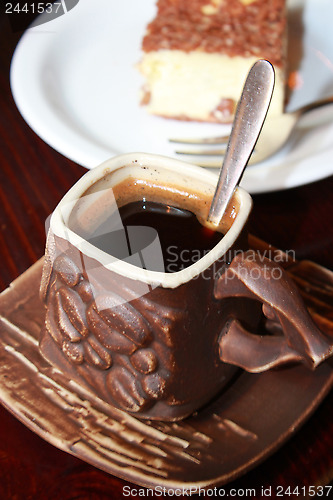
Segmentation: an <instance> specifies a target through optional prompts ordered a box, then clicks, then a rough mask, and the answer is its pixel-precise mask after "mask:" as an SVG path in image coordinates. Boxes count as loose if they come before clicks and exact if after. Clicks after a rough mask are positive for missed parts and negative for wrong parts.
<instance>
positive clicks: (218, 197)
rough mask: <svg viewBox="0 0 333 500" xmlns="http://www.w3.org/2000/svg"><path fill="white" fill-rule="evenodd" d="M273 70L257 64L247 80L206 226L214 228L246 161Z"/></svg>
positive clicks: (264, 111) (264, 63)
mask: <svg viewBox="0 0 333 500" xmlns="http://www.w3.org/2000/svg"><path fill="white" fill-rule="evenodd" d="M274 81H275V74H274V69H273V66H272V65H271V63H270V62H268V61H266V60H259V61H257V62H256V63H255V64H254V65H253V66H252V68H251V69H250V72H249V74H248V76H247V79H246V82H245V84H244V87H243V92H242V95H241V98H240V100H239V103H238V106H237V110H236V115H235V118H234V122H233V126H232V130H231V134H230V138H229V142H228V146H227V151H226V154H225V157H224V161H223V163H222V167H221V170H220V175H219V179H218V183H217V188H216V191H215V194H214V197H213V201H212V204H211V207H210V211H209V214H208V219H207V220H208V223H209V224H212V225H214V226H217V225H218V224H219V223H220V221H221V219H222V216H223V214H224V212H225V210H226V208H227V205H228V203H229V201H230V199H231V197H232V195H233V192H234V190H235V188H236V186H237V184H238V183H239V181H240V179H241V177H242V174H243V172H244V169H245V167H246V165H247V162H248V161H249V158H250V156H251V154H252V151H253V149H254V146H255V144H256V142H257V139H258V136H259V133H260V130H261V128H262V126H263V123H264V121H265V118H266V114H267V111H268V108H269V104H270V102H271V97H272V93H273V88H274Z"/></svg>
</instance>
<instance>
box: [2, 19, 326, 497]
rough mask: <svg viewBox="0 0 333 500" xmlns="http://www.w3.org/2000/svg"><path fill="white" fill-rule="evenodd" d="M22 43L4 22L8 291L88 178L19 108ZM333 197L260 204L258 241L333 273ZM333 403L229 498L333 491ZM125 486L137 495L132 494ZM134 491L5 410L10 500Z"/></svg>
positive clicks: (280, 197)
mask: <svg viewBox="0 0 333 500" xmlns="http://www.w3.org/2000/svg"><path fill="white" fill-rule="evenodd" d="M20 35H21V33H13V32H12V30H11V27H10V25H9V22H8V19H7V18H6V17H4V16H2V17H1V20H0V49H1V50H0V228H1V231H0V262H1V264H0V290H3V289H5V288H6V287H7V286H8V285H9V283H10V282H11V281H12V280H13V279H15V278H16V277H17V276H19V275H20V274H21V273H22V272H23V271H24V270H26V269H27V268H28V267H30V266H31V265H32V264H33V263H34V262H35V261H36V260H38V259H39V258H40V257H41V256H42V255H43V252H44V245H45V230H44V223H45V219H46V218H47V216H48V215H49V214H50V213H51V212H52V210H53V209H54V207H55V205H56V204H57V203H58V201H59V200H60V199H61V197H62V196H63V195H64V194H65V192H66V191H67V190H68V189H69V188H70V187H71V185H72V184H73V183H74V182H75V181H76V180H77V179H78V178H79V177H81V176H82V175H83V174H84V172H85V170H84V169H83V168H82V167H81V166H79V165H76V164H75V163H73V162H71V161H69V160H67V159H66V158H64V157H63V156H62V155H60V154H58V153H57V152H55V151H54V150H52V149H51V148H50V147H49V146H48V145H47V144H45V143H44V142H43V141H42V140H41V139H39V138H38V137H37V136H36V135H35V134H34V132H33V131H32V130H31V129H30V128H29V127H28V125H27V124H26V123H25V122H24V120H23V118H22V117H21V116H20V114H19V112H18V110H17V108H16V106H15V104H14V102H13V99H12V96H11V92H10V86H9V68H10V61H11V57H12V54H13V51H14V48H15V46H16V44H17V42H18V39H19V37H20ZM313 168H317V165H315V164H314V165H313ZM332 168H333V167H332ZM332 189H333V177H330V178H328V179H324V180H322V181H320V182H317V183H314V184H310V185H307V186H303V187H299V188H296V189H292V190H288V191H284V192H275V193H268V194H262V195H256V196H254V210H253V213H252V216H251V221H250V229H251V232H252V233H254V234H255V235H256V236H258V237H260V238H262V239H264V240H265V241H268V242H270V243H272V244H273V245H274V246H276V247H278V248H281V249H283V250H288V249H293V250H295V254H296V257H297V258H298V259H311V260H313V261H315V262H317V263H319V264H321V265H324V266H326V267H328V268H329V269H333V196H332ZM332 403H333V394H332V393H331V394H330V395H329V396H328V397H327V398H326V399H325V400H324V402H323V403H322V404H321V406H320V407H319V409H318V410H317V411H316V412H315V413H314V415H312V417H311V418H310V419H309V420H308V422H307V423H306V424H305V425H304V426H303V427H302V429H301V430H300V431H299V432H298V433H297V434H296V435H295V436H294V437H293V438H292V439H291V440H290V441H288V443H287V444H285V445H284V446H283V447H282V448H281V449H280V450H279V451H278V452H277V453H275V454H274V456H272V457H271V458H269V459H268V460H267V461H265V462H264V463H263V464H262V465H260V466H258V467H257V468H256V469H255V470H253V471H251V472H249V473H248V474H246V475H245V476H243V477H242V478H241V479H238V480H237V481H235V482H234V483H232V484H229V485H228V486H227V487H226V488H225V490H226V494H227V492H231V489H234V490H235V489H236V490H237V491H238V492H240V494H239V496H238V497H239V498H240V497H241V496H242V494H241V491H242V490H243V492H244V491H245V490H246V489H249V488H254V489H255V491H256V495H255V496H252V498H256V499H261V498H265V496H263V494H262V488H264V489H266V490H267V489H268V488H271V495H270V498H275V497H276V492H277V487H278V486H282V487H283V488H284V489H286V488H287V487H290V490H291V491H294V490H295V488H296V487H298V488H299V492H300V495H299V496H298V498H310V496H309V494H305V495H304V494H303V492H304V491H308V490H307V488H308V487H309V486H324V485H329V484H330V482H332V480H333V422H332V406H333V405H332ZM263 411H265V410H264V409H263ZM125 486H127V487H128V490H125V491H124V490H123V488H124V487H125ZM303 487H304V488H305V489H304V490H302V488H303ZM131 488H135V486H134V485H131V484H129V483H126V482H124V481H122V480H120V479H118V478H116V477H113V476H112V475H109V474H106V473H104V472H102V471H100V470H98V469H96V468H94V467H92V466H90V465H88V464H86V463H85V462H83V461H80V460H79V459H77V458H74V457H73V456H70V455H68V454H66V453H64V452H62V451H59V450H58V449H56V448H55V447H53V446H51V445H50V444H48V443H46V442H44V441H43V440H42V439H41V438H39V437H38V436H36V435H35V434H34V433H33V432H31V431H30V430H28V429H27V428H26V427H25V426H24V425H23V424H21V423H20V422H18V421H17V420H16V419H15V418H14V417H13V416H12V415H11V414H10V413H9V412H8V411H7V410H5V409H4V408H2V407H0V498H1V499H4V500H5V499H16V500H21V499H22V500H30V499H34V500H35V499H36V500H38V499H48V500H53V499H54V500H60V499H61V500H67V499H68V500H69V499H74V498H75V499H98V500H104V499H118V498H123V496H124V495H123V493H126V492H129V495H128V496H126V498H137V496H136V495H135V493H139V492H135V491H134V490H133V491H132V490H131ZM217 495H218V493H217ZM243 496H244V494H243ZM266 497H267V496H266ZM324 497H325V496H324ZM124 498H125V496H124ZM235 498H237V496H235ZM284 498H287V496H285V497H284ZM291 498H296V496H294V497H291Z"/></svg>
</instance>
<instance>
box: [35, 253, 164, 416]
mask: <svg viewBox="0 0 333 500" xmlns="http://www.w3.org/2000/svg"><path fill="white" fill-rule="evenodd" d="M95 299H96V297H95V296H94V294H93V291H92V288H91V285H90V283H89V281H88V280H87V279H86V278H85V277H84V274H83V273H81V272H80V270H79V269H78V267H77V266H76V265H75V264H74V262H73V261H72V260H71V259H70V258H69V257H68V256H64V255H62V256H59V257H57V259H56V260H55V262H54V264H53V276H52V278H51V281H50V287H49V293H48V297H47V299H46V302H47V309H46V319H45V330H44V333H43V335H44V336H45V335H50V336H51V338H52V339H53V341H54V342H55V343H56V344H57V346H58V348H59V349H60V350H61V351H62V353H63V355H64V356H65V358H66V359H67V360H68V361H69V362H70V364H71V365H72V366H73V370H72V372H73V374H74V375H73V378H75V371H77V373H79V374H80V376H81V377H83V378H84V379H85V380H86V381H87V382H88V383H89V385H90V386H92V387H93V388H95V389H96V394H97V396H100V397H101V398H102V399H105V394H107V399H108V401H109V402H111V403H113V404H115V405H116V406H118V407H119V408H121V409H123V410H126V411H131V412H140V411H142V410H145V409H147V408H149V407H151V406H152V405H153V404H154V402H156V401H158V400H160V399H164V398H165V397H166V394H165V388H166V382H167V379H168V377H169V375H170V372H169V370H168V364H169V363H170V362H172V360H170V354H169V348H168V345H167V344H168V334H167V328H165V326H164V330H165V331H164V336H165V343H163V342H161V341H160V339H159V341H158V342H156V338H154V335H153V332H152V329H151V327H150V324H151V320H152V323H156V318H150V317H149V316H150V315H156V307H154V305H152V304H149V299H148V298H147V296H145V297H143V298H142V299H137V300H136V301H134V303H135V304H137V303H138V301H140V300H141V302H142V304H141V308H142V306H143V308H144V311H145V314H144V315H143V314H142V313H141V312H140V311H138V309H137V307H134V305H133V303H130V302H126V301H122V300H119V299H120V297H119V296H118V295H117V294H115V293H113V292H112V291H110V292H107V293H104V295H103V294H100V295H99V297H98V299H99V302H98V303H99V304H100V303H102V304H103V308H99V307H97V304H96V300H95ZM159 311H160V312H161V311H162V314H163V307H162V308H161V309H159ZM165 320H166V321H165V322H164V325H165V324H167V323H168V319H167V318H165ZM162 337H163V335H162ZM156 346H158V348H157V349H156ZM156 351H158V353H159V354H157V352H156Z"/></svg>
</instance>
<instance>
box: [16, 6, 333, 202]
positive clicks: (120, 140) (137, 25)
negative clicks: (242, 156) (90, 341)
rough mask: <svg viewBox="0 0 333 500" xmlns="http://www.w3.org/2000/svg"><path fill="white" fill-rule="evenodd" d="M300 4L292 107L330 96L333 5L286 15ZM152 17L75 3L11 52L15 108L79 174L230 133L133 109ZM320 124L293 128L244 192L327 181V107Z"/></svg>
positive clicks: (330, 124) (331, 168)
mask: <svg viewBox="0 0 333 500" xmlns="http://www.w3.org/2000/svg"><path fill="white" fill-rule="evenodd" d="M303 3H304V10H303V11H302V12H301V15H300V16H298V15H293V16H292V17H293V19H294V22H293V23H294V24H293V26H294V27H293V31H292V33H291V35H292V38H294V39H295V40H297V38H298V39H301V40H302V50H303V55H302V58H301V61H300V65H299V75H300V78H301V80H302V81H303V85H302V86H301V88H300V89H298V90H297V91H294V92H293V94H292V95H291V99H290V102H289V108H288V109H289V110H293V109H296V108H297V107H299V106H300V105H302V104H305V103H307V102H310V101H313V100H316V99H319V98H322V97H325V96H329V95H333V37H332V36H331V31H332V28H331V20H332V19H333V2H332V0H305V2H301V1H300V0H292V1H290V2H289V9H292V13H293V14H294V13H296V14H297V11H298V8H300V5H301V4H303ZM154 13H155V0H146V1H145V2H140V5H138V2H137V1H136V0H123V1H122V2H119V1H116V0H99V1H98V2H92V1H91V0H80V1H79V3H78V4H77V5H76V6H75V7H74V8H73V9H72V10H70V11H68V12H67V13H66V14H65V15H63V16H61V17H58V18H57V19H54V20H52V21H50V22H48V23H46V24H40V25H39V26H35V27H31V28H29V29H28V30H27V31H26V32H25V33H24V35H23V37H22V39H21V41H20V43H19V44H18V46H17V49H16V51H15V54H14V57H13V61H12V67H11V86H12V92H13V96H14V99H15V102H16V104H17V106H18V109H19V110H20V112H21V114H22V116H23V117H24V119H25V120H26V121H27V123H28V124H29V125H30V127H31V128H32V129H33V130H34V131H35V132H36V133H37V134H38V135H39V136H40V137H41V138H42V139H43V140H44V141H45V142H47V143H48V144H49V145H50V146H52V147H53V148H54V149H56V150H57V151H59V152H60V153H62V154H63V155H65V156H66V157H68V158H70V159H71V160H73V161H75V162H77V163H79V164H80V165H82V166H84V167H87V168H92V167H94V166H96V165H98V164H99V163H101V162H102V161H104V160H105V159H107V158H109V157H111V156H113V155H116V154H119V153H127V152H133V151H145V152H150V153H159V154H164V155H168V156H175V155H174V152H173V151H174V146H173V145H172V144H170V143H169V142H168V138H169V137H176V136H209V135H220V134H223V133H224V132H228V131H229V127H227V126H224V125H216V124H199V123H187V122H179V121H174V120H166V119H163V118H158V117H152V116H149V115H148V114H147V113H146V111H145V109H144V108H142V107H140V106H139V104H138V100H139V98H138V95H139V89H140V86H141V84H142V80H141V77H140V75H139V74H138V72H137V70H136V68H135V64H136V63H137V62H138V61H139V60H140V57H141V54H140V45H141V39H142V36H143V33H144V30H145V26H146V24H147V22H148V21H149V20H150V19H152V18H153V16H154ZM295 19H296V21H295ZM299 22H300V23H301V26H299ZM302 25H303V26H302ZM302 31H303V34H302ZM302 37H303V38H302ZM293 43H294V42H293ZM318 117H319V118H320V119H322V118H323V117H324V118H325V120H324V122H325V123H324V124H321V125H319V126H316V127H312V126H310V127H305V128H304V127H303V128H300V129H298V130H297V131H296V133H295V134H294V135H293V137H292V139H291V140H290V141H289V142H288V143H287V145H286V146H285V147H284V148H283V149H282V150H281V151H280V152H279V153H278V154H277V155H275V156H274V158H271V159H270V160H268V161H266V162H262V163H261V164H258V165H256V166H251V167H248V168H247V170H246V172H245V175H244V177H243V180H242V185H243V187H245V189H247V190H248V191H250V192H251V193H259V192H265V191H272V190H278V189H286V188H290V187H294V186H298V185H301V184H306V183H309V182H312V181H315V180H318V179H322V178H324V177H326V176H329V175H331V174H333V140H332V139H333V108H332V107H331V109H330V116H329V117H327V110H326V111H325V110H321V111H320V112H319V111H317V112H316V118H318ZM310 125H312V122H311V123H310Z"/></svg>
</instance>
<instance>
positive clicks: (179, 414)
mask: <svg viewBox="0 0 333 500" xmlns="http://www.w3.org/2000/svg"><path fill="white" fill-rule="evenodd" d="M215 185H216V176H215V175H214V174H212V173H211V172H208V171H207V170H204V169H201V168H199V167H196V166H192V165H189V164H187V163H183V162H180V161H178V160H173V159H170V158H165V157H161V156H156V155H148V154H129V155H122V156H118V157H114V158H112V159H111V160H109V161H107V162H105V163H103V164H102V165H101V166H99V167H97V168H95V169H93V170H91V171H89V172H88V173H87V174H85V175H84V176H83V177H82V178H81V179H80V180H79V181H78V183H77V184H75V186H73V188H72V189H71V190H70V191H69V192H68V193H67V194H66V196H65V197H64V198H63V200H62V201H61V202H60V204H59V205H58V207H57V208H56V209H55V211H54V213H53V215H52V217H51V220H50V229H49V233H48V239H47V245H46V254H45V264H44V271H43V277H42V284H41V295H42V297H43V300H44V302H45V305H46V316H45V326H44V328H43V330H42V332H41V336H40V350H41V353H42V355H43V356H44V357H45V358H46V359H47V360H48V361H49V362H50V363H51V364H52V365H53V366H55V367H56V368H58V369H59V370H61V371H62V372H63V373H64V374H65V375H66V376H67V377H69V378H70V379H72V380H74V381H75V382H77V383H79V384H82V386H84V387H85V388H87V389H89V390H90V391H91V397H92V398H99V399H102V400H103V401H104V402H106V403H108V404H111V405H113V406H116V407H118V408H120V409H122V410H125V411H128V412H132V413H134V414H135V415H137V416H138V417H142V418H151V419H161V420H178V419H181V418H185V417H186V416H188V415H189V414H191V413H192V412H194V411H196V410H198V409H200V408H201V407H202V406H203V405H204V404H206V403H207V402H208V401H210V400H211V399H212V398H213V397H214V396H216V395H217V394H218V393H219V392H220V391H221V390H223V388H224V387H225V386H226V384H228V383H229V382H230V381H231V379H232V377H233V376H234V375H235V372H236V371H237V370H238V369H239V367H241V368H243V369H245V370H248V371H252V372H260V371H264V370H267V369H269V368H272V367H275V366H280V365H283V364H285V363H287V362H303V363H305V364H307V365H308V366H310V367H311V368H314V367H315V366H317V365H318V364H319V363H320V362H321V361H323V360H324V359H326V358H327V357H328V356H330V355H331V354H332V345H330V342H329V341H328V339H326V338H325V336H324V335H323V334H322V333H321V332H320V331H319V330H318V329H317V327H316V326H315V325H314V323H313V322H312V320H311V318H310V316H309V314H308V313H307V311H306V309H305V306H304V304H303V302H302V299H301V298H300V296H299V294H298V291H297V289H296V287H295V285H294V284H293V282H292V281H291V280H290V278H289V277H288V276H287V274H286V273H285V271H284V270H283V269H282V268H281V267H279V266H278V265H277V263H276V262H274V261H271V260H269V259H266V258H264V257H263V256H261V255H258V254H255V253H254V252H251V250H249V249H248V245H247V235H246V223H247V220H248V216H249V214H250V211H251V207H252V201H251V197H250V195H249V194H248V193H246V192H245V191H244V190H243V189H241V188H238V189H237V190H236V192H235V195H234V197H233V199H232V201H231V203H230V204H229V207H228V209H227V212H226V214H225V216H224V218H223V221H222V223H221V226H220V228H219V229H220V230H221V231H222V232H223V233H225V235H224V236H223V237H222V239H221V240H220V241H219V242H218V243H217V244H216V245H215V246H214V248H213V249H212V250H210V251H208V252H207V253H205V254H204V255H203V256H202V257H201V258H200V259H198V260H197V261H196V262H195V263H193V264H192V265H190V266H189V267H187V268H184V269H182V270H180V271H177V272H174V273H166V272H164V270H163V259H162V261H161V255H160V254H159V245H158V240H154V239H153V240H152V242H151V244H150V245H148V247H147V248H146V249H143V250H142V249H139V250H138V251H137V252H134V253H133V254H132V255H129V256H128V258H125V259H119V258H117V257H116V256H114V255H112V254H110V253H107V252H105V251H103V250H101V249H100V248H98V247H97V246H95V245H94V242H93V240H92V239H91V235H92V234H94V235H95V236H96V235H98V234H99V231H100V232H101V231H103V229H101V228H103V224H104V222H105V220H106V218H107V217H108V216H109V215H110V214H111V213H112V214H114V217H115V219H114V220H115V229H114V231H115V232H114V233H112V234H113V236H114V239H119V241H120V240H121V234H122V233H121V229H122V228H121V220H120V219H118V218H117V213H118V209H119V207H120V206H123V205H125V204H127V203H130V202H133V201H137V200H140V199H142V198H143V197H144V198H145V199H147V200H150V201H152V202H160V203H163V204H165V205H168V206H173V207H180V208H181V209H184V210H189V211H191V212H193V213H195V214H196V215H197V217H198V219H199V220H200V221H202V222H204V221H205V220H206V218H207V214H208V210H209V206H210V202H211V199H212V195H213V193H214V189H215ZM119 231H120V232H119ZM111 236H112V235H111ZM127 236H128V234H127ZM117 241H118V240H117ZM147 256H148V259H150V260H151V261H152V270H151V269H150V268H149V267H148V268H147V266H146V265H145V263H146V260H147ZM145 259H146V260H145ZM160 265H162V267H160ZM263 319H267V320H269V321H270V322H271V323H273V324H274V325H275V328H274V332H277V333H275V334H273V335H263V334H262V333H263V332H262V330H260V329H259V331H258V327H260V325H261V324H262V322H263Z"/></svg>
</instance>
